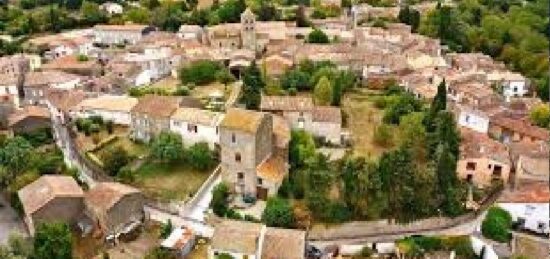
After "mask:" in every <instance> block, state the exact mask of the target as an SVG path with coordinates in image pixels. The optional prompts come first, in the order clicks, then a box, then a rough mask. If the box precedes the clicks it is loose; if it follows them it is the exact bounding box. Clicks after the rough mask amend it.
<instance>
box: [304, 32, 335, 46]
mask: <svg viewBox="0 0 550 259" xmlns="http://www.w3.org/2000/svg"><path fill="white" fill-rule="evenodd" d="M307 42H309V43H317V44H327V43H330V39H329V38H328V36H327V34H325V32H323V31H322V30H319V29H314V30H313V31H311V32H310V33H309V34H308V35H307Z"/></svg>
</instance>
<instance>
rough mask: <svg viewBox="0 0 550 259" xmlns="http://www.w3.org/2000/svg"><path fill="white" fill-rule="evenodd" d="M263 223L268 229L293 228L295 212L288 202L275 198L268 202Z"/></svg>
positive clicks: (263, 215)
mask: <svg viewBox="0 0 550 259" xmlns="http://www.w3.org/2000/svg"><path fill="white" fill-rule="evenodd" d="M262 221H264V222H265V224H266V225H267V226H268V227H280V228H291V227H292V226H293V224H294V212H293V210H292V206H291V205H290V203H289V202H288V200H285V199H281V198H277V197H273V198H269V199H268V200H267V204H266V207H265V210H264V212H263V214H262Z"/></svg>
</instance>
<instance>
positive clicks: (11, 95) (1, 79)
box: [0, 74, 20, 109]
mask: <svg viewBox="0 0 550 259" xmlns="http://www.w3.org/2000/svg"><path fill="white" fill-rule="evenodd" d="M19 85H20V80H19V79H18V78H17V77H16V76H15V75H9V74H0V97H4V100H6V101H12V107H13V108H14V109H15V108H18V107H19V88H18V87H19Z"/></svg>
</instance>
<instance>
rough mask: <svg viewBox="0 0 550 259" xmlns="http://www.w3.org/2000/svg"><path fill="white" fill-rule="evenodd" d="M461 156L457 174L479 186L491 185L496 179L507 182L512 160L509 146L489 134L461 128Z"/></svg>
mask: <svg viewBox="0 0 550 259" xmlns="http://www.w3.org/2000/svg"><path fill="white" fill-rule="evenodd" d="M460 133H461V138H462V141H461V143H460V157H459V159H458V163H457V175H458V177H459V178H460V179H464V180H466V181H467V182H469V183H473V184H475V185H476V186H478V187H486V186H490V185H491V183H492V182H493V181H495V180H501V181H503V183H505V184H506V183H507V182H508V180H509V176H510V169H511V166H512V164H511V161H510V158H509V154H508V148H507V147H506V146H505V145H504V144H502V143H499V142H498V141H495V140H493V139H491V138H489V137H488V136H487V135H485V134H482V133H479V132H475V131H473V130H470V129H466V128H461V130H460Z"/></svg>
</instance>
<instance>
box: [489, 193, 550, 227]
mask: <svg viewBox="0 0 550 259" xmlns="http://www.w3.org/2000/svg"><path fill="white" fill-rule="evenodd" d="M549 200H550V190H549V189H548V182H530V183H524V184H521V185H519V186H517V188H516V189H514V190H507V191H505V192H504V193H503V194H502V196H501V197H500V199H499V200H498V202H497V204H498V206H499V207H501V208H503V209H505V210H506V211H508V212H509V213H510V215H511V216H512V220H513V221H514V222H516V224H517V225H518V227H519V228H521V229H524V230H528V231H532V232H535V233H539V234H549V233H550V227H549V226H548V224H549V222H548V219H549V218H550V213H549V211H550V206H549V203H548V201H549Z"/></svg>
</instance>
